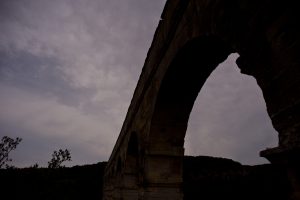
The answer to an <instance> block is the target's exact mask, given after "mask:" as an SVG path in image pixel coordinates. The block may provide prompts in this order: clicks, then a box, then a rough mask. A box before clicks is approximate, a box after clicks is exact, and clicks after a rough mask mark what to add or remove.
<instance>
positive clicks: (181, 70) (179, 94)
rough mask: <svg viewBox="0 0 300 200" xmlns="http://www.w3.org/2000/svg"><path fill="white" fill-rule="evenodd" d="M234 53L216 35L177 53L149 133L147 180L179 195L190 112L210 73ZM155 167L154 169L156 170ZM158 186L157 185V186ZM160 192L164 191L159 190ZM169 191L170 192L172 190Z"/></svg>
mask: <svg viewBox="0 0 300 200" xmlns="http://www.w3.org/2000/svg"><path fill="white" fill-rule="evenodd" d="M231 52H232V49H231V48H230V46H229V45H227V44H226V43H225V42H224V41H222V40H221V39H219V38H218V37H215V36H202V37H198V38H195V39H193V40H191V41H189V42H188V43H187V44H186V45H185V46H184V47H183V48H182V49H181V50H180V51H179V52H178V54H177V55H176V56H175V58H174V60H173V61H172V63H171V65H170V66H169V68H168V70H167V71H166V73H165V75H164V78H163V80H162V82H161V85H160V88H159V91H158V96H157V99H156V103H155V106H154V111H153V115H152V119H151V127H150V131H149V135H148V138H147V139H148V149H147V155H146V161H145V169H146V170H145V174H144V176H145V179H146V180H145V182H146V183H151V185H152V186H153V188H155V189H154V190H159V189H158V187H159V185H161V184H165V185H166V187H168V188H169V190H170V191H172V189H171V188H174V190H173V191H172V192H171V193H172V194H176V195H177V194H178V193H180V192H181V191H178V188H180V185H181V183H182V166H181V165H182V157H183V154H184V148H183V145H184V137H185V133H186V129H187V124H188V118H189V114H190V112H191V110H192V107H193V104H194V101H195V99H196V98H197V95H198V93H199V91H200V89H201V87H202V86H203V84H204V83H205V81H206V79H207V78H208V76H209V75H210V73H211V72H212V71H213V70H214V69H215V68H216V67H217V66H218V64H219V63H221V62H223V61H224V60H225V59H226V58H227V56H228V55H229V54H230V53H231ZM154 169H155V170H154ZM156 187H157V188H156ZM159 193H160V194H157V195H161V194H162V193H163V192H159ZM169 194H170V193H169Z"/></svg>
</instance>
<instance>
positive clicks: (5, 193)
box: [0, 162, 106, 200]
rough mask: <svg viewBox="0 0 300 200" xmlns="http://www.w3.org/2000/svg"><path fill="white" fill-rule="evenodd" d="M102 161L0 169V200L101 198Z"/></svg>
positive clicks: (90, 199) (103, 165)
mask: <svg viewBox="0 0 300 200" xmlns="http://www.w3.org/2000/svg"><path fill="white" fill-rule="evenodd" d="M105 164H106V163H105V162H101V163H97V164H92V165H84V166H74V167H71V168H24V169H0V180H1V181H0V188H1V191H2V194H1V199H10V200H17V199H18V200H19V199H31V200H41V199H42V200H54V199H55V200H82V199H89V200H92V199H97V200H99V199H101V198H102V182H103V181H102V177H103V172H104V168H105Z"/></svg>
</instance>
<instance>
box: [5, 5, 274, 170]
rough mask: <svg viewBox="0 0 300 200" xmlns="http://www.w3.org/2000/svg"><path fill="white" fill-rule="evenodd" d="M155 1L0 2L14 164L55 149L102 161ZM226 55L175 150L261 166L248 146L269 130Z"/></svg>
mask: <svg viewBox="0 0 300 200" xmlns="http://www.w3.org/2000/svg"><path fill="white" fill-rule="evenodd" d="M164 3H165V0H160V1H149V0H114V1H112V0H101V1H98V0H85V1H83V0H52V1H47V0H28V1H18V0H3V1H1V2H0V23H1V32H0V54H1V56H0V78H1V81H0V94H1V105H0V113H1V115H0V125H1V128H2V130H4V132H1V133H0V134H1V135H0V136H2V135H3V134H6V133H11V134H12V136H14V134H17V135H16V136H20V137H23V139H24V140H23V141H22V143H23V146H22V145H20V151H18V152H15V154H14V156H15V158H16V159H15V160H16V164H19V165H20V166H25V165H27V166H28V165H29V164H33V163H35V162H41V163H46V160H45V159H48V158H49V157H48V156H49V155H50V153H51V151H53V150H54V147H57V148H63V146H65V147H66V148H70V149H71V152H72V157H74V158H73V160H74V162H73V163H72V164H84V163H86V162H98V161H101V160H105V159H107V158H108V156H109V154H110V152H111V150H112V148H113V145H114V143H115V140H116V138H117V136H118V134H119V131H120V129H121V126H122V123H123V120H124V118H125V115H126V111H127V108H128V106H129V103H130V99H131V97H132V94H133V91H134V87H135V85H136V83H137V80H138V77H139V74H140V72H141V70H142V66H143V63H144V60H145V58H146V53H147V51H148V48H149V47H150V44H151V41H152V38H153V34H154V31H155V28H156V26H157V24H158V21H159V19H160V15H161V12H162V9H163V5H164ZM235 57H236V56H235ZM230 59H231V62H229V63H227V64H226V65H225V66H223V67H222V68H221V67H220V69H217V70H216V71H215V72H214V73H213V75H212V76H211V77H210V78H209V80H208V81H207V83H206V84H205V86H204V88H203V89H202V90H201V92H200V94H199V97H198V100H197V102H196V104H195V107H194V109H193V113H192V116H191V119H190V121H189V130H188V133H187V138H186V144H185V147H186V149H187V153H191V154H194V155H195V154H197V155H198V154H209V155H216V156H217V155H219V156H227V157H228V156H231V157H233V158H235V159H238V160H242V161H243V162H246V163H255V162H261V161H260V160H259V161H258V158H257V156H256V155H257V151H258V150H261V148H262V147H265V146H269V145H273V144H274V143H275V142H276V139H274V138H276V133H275V134H274V133H273V132H274V131H273V130H272V127H271V125H270V122H269V121H268V120H269V119H268V117H267V116H266V113H265V111H264V110H265V107H264V105H263V99H262V96H261V93H260V91H259V89H258V88H257V87H256V86H255V82H254V80H253V79H251V78H250V79H249V78H245V76H243V75H239V76H237V77H238V78H236V77H235V75H236V74H237V73H236V72H237V69H236V68H235V69H233V68H231V67H230V66H229V65H232V60H234V57H231V58H230ZM255 87H256V88H255ZM253 88H254V89H253ZM256 100H259V101H260V103H255V102H256ZM197 113H198V114H197ZM229 114H230V115H229ZM249 124H250V125H249ZM252 124H255V125H253V126H252ZM15 125H17V126H15ZM226 127H227V128H226ZM18 134H19V135H18ZM273 135H274V137H273ZM252 136H253V137H252ZM249 152H255V155H254V154H250V153H249Z"/></svg>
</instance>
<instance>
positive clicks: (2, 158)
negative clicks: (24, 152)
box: [0, 136, 22, 168]
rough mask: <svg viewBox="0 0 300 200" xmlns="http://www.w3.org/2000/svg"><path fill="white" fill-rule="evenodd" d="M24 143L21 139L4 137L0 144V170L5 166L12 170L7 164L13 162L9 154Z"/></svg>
mask: <svg viewBox="0 0 300 200" xmlns="http://www.w3.org/2000/svg"><path fill="white" fill-rule="evenodd" d="M21 141H22V139H21V138H18V137H17V138H16V139H12V138H10V137H8V136H4V137H3V138H2V139H1V142H0V168H3V167H4V166H5V167H6V168H10V167H11V166H9V165H8V164H7V162H11V161H12V159H11V158H9V153H10V152H11V151H12V150H14V149H16V148H17V146H18V144H19V143H20V142H21Z"/></svg>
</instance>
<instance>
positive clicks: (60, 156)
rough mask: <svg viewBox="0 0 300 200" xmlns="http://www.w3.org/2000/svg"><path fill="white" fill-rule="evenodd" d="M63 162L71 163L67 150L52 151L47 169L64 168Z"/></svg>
mask: <svg viewBox="0 0 300 200" xmlns="http://www.w3.org/2000/svg"><path fill="white" fill-rule="evenodd" d="M65 161H71V153H70V151H69V150H68V149H65V150H62V149H59V150H58V151H54V152H53V154H52V159H51V160H50V161H49V162H48V168H54V169H55V168H61V167H65V166H64V165H62V163H63V162H65Z"/></svg>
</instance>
